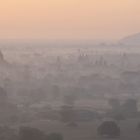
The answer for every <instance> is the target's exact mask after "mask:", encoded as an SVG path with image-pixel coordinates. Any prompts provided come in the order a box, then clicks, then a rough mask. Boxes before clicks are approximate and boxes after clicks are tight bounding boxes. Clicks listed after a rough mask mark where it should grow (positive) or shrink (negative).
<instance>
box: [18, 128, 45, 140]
mask: <svg viewBox="0 0 140 140" xmlns="http://www.w3.org/2000/svg"><path fill="white" fill-rule="evenodd" d="M44 139H45V134H44V133H43V132H42V131H41V130H39V129H37V128H30V127H21V128H20V130H19V140H44Z"/></svg>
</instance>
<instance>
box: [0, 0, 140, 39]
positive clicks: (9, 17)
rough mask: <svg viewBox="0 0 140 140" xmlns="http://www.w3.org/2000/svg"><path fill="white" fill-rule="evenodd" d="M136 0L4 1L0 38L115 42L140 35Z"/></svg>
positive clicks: (139, 9) (139, 10)
mask: <svg viewBox="0 0 140 140" xmlns="http://www.w3.org/2000/svg"><path fill="white" fill-rule="evenodd" d="M139 5H140V1H138V0H105V1H103V0H5V1H1V2H0V31H1V32H0V38H12V37H14V38H49V39H53V38H58V39H59V38H72V39H73V38H76V39H79V38H86V39H87V38H90V39H99V38H101V39H102V38H105V39H109V38H111V39H113V38H115V39H117V38H121V37H122V36H125V35H127V34H131V33H135V32H139V31H140V26H139V25H140V14H139V13H140V8H139Z"/></svg>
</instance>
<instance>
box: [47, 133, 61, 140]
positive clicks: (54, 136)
mask: <svg viewBox="0 0 140 140" xmlns="http://www.w3.org/2000/svg"><path fill="white" fill-rule="evenodd" d="M46 140H63V136H62V135H61V134H59V133H50V134H48V135H47V137H46Z"/></svg>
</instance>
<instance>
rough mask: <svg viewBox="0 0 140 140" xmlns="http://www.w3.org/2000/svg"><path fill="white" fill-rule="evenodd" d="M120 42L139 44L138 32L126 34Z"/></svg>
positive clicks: (139, 34)
mask: <svg viewBox="0 0 140 140" xmlns="http://www.w3.org/2000/svg"><path fill="white" fill-rule="evenodd" d="M120 43H122V44H125V45H135V46H139V45H140V33H137V34H133V35H130V36H127V37H125V38H123V39H121V40H120Z"/></svg>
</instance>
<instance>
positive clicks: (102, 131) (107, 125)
mask: <svg viewBox="0 0 140 140" xmlns="http://www.w3.org/2000/svg"><path fill="white" fill-rule="evenodd" d="M97 132H98V135H100V136H108V137H111V138H115V137H119V136H120V128H119V127H118V125H117V124H116V122H114V121H105V122H103V123H102V124H101V125H100V126H99V127H98V129H97Z"/></svg>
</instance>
